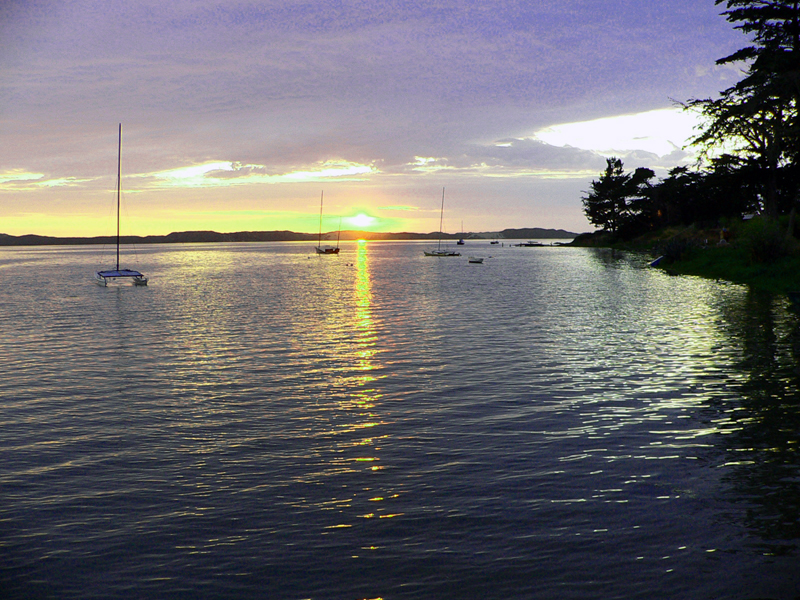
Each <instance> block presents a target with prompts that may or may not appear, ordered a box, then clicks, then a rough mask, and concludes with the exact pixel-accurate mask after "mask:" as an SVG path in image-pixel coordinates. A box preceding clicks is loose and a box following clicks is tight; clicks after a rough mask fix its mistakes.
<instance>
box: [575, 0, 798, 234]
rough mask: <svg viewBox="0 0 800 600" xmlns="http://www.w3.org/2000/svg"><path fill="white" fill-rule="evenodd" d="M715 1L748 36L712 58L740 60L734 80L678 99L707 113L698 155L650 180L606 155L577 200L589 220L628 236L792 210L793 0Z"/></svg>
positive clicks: (795, 178)
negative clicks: (709, 93)
mask: <svg viewBox="0 0 800 600" xmlns="http://www.w3.org/2000/svg"><path fill="white" fill-rule="evenodd" d="M715 4H717V5H724V11H723V12H722V15H723V16H725V18H726V19H727V20H728V21H729V22H730V23H732V24H733V26H734V28H736V29H739V30H741V31H742V32H743V33H744V34H745V35H747V36H748V40H749V44H748V45H747V46H745V47H744V48H741V49H740V50H737V51H736V52H734V53H733V54H731V55H730V56H726V57H723V58H720V59H719V60H717V64H719V65H726V64H742V65H744V68H743V77H742V79H741V80H740V81H738V82H737V83H736V84H735V85H733V86H731V87H729V88H728V89H725V90H723V91H721V92H720V93H719V96H718V97H716V98H702V99H693V100H689V101H688V102H686V103H684V104H683V106H684V108H686V109H688V110H694V111H698V112H699V113H701V115H702V116H703V117H705V119H704V121H705V123H706V124H705V125H704V128H703V129H702V130H701V131H700V133H699V134H698V135H697V137H696V138H695V139H694V140H693V141H692V143H693V144H694V145H696V146H697V147H699V148H700V149H701V159H702V161H703V162H702V163H699V164H698V165H696V166H695V167H693V168H690V167H678V168H675V169H673V170H671V171H670V172H669V174H668V175H667V177H665V178H663V179H662V180H660V181H656V182H651V179H652V178H653V176H654V175H653V172H652V171H650V170H649V169H637V170H636V171H634V172H633V173H625V172H624V169H623V166H622V161H621V160H620V159H618V158H613V159H608V161H607V165H606V169H605V171H604V172H603V173H602V174H601V175H600V178H599V179H598V180H596V181H593V182H592V183H591V189H590V191H589V192H588V193H587V194H586V195H585V196H584V197H583V198H582V200H583V205H584V212H585V214H586V216H587V218H588V219H589V221H590V222H591V223H592V224H594V225H595V226H597V227H600V228H602V229H603V230H606V231H611V232H614V233H617V234H621V235H625V236H627V235H629V234H637V233H643V232H644V231H647V230H648V229H651V228H654V227H663V226H669V225H677V224H686V225H688V224H691V223H702V224H704V225H711V224H714V223H717V222H719V220H720V219H722V218H735V217H737V216H738V217H741V216H742V215H745V214H747V213H756V212H758V213H762V214H764V215H766V216H768V217H778V216H780V215H783V214H792V215H794V213H795V211H796V208H797V205H798V195H799V194H798V191H799V190H800V0H715ZM790 227H791V225H790ZM634 230H637V231H636V232H635V233H634Z"/></svg>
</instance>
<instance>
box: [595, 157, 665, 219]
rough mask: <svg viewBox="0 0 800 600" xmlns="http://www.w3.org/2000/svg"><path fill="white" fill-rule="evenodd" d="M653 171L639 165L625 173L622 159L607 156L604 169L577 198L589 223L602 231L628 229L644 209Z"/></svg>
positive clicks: (645, 209) (643, 212)
mask: <svg viewBox="0 0 800 600" xmlns="http://www.w3.org/2000/svg"><path fill="white" fill-rule="evenodd" d="M654 176H655V174H654V173H653V171H651V170H650V169H645V168H639V169H636V171H634V173H625V171H624V168H623V165H622V160H620V159H619V158H615V157H612V158H607V159H606V169H605V171H604V172H603V173H602V174H601V175H600V178H599V179H597V180H595V181H592V183H591V184H590V188H591V189H590V191H589V192H587V193H586V196H584V197H583V198H582V199H581V200H582V201H583V211H584V214H585V215H586V218H587V219H589V222H590V223H591V224H592V225H594V226H596V227H600V228H601V229H603V230H605V231H611V232H612V233H620V232H622V231H623V230H626V229H629V228H630V227H631V226H632V225H634V224H635V223H636V221H637V220H638V219H639V218H640V217H641V216H642V215H644V214H645V213H646V212H647V199H648V195H647V191H646V190H647V189H648V187H649V180H650V179H651V178H653V177H654Z"/></svg>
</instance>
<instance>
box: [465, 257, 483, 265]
mask: <svg viewBox="0 0 800 600" xmlns="http://www.w3.org/2000/svg"><path fill="white" fill-rule="evenodd" d="M467 261H468V262H471V263H472V264H475V265H482V264H483V257H482V256H470V257H469V258H468V259H467Z"/></svg>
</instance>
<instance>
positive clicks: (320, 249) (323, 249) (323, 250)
mask: <svg viewBox="0 0 800 600" xmlns="http://www.w3.org/2000/svg"><path fill="white" fill-rule="evenodd" d="M324 194H325V192H324V191H323V192H320V195H319V241H318V242H317V245H316V246H315V248H314V249H315V250H316V251H317V254H339V236H340V235H341V232H342V226H341V221H339V233H337V234H336V247H335V248H334V247H333V246H323V245H322V197H323V195H324Z"/></svg>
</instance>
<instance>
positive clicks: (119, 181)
mask: <svg viewBox="0 0 800 600" xmlns="http://www.w3.org/2000/svg"><path fill="white" fill-rule="evenodd" d="M121 184H122V123H120V124H119V139H118V141H117V271H119V196H120V188H121V187H122V185H121Z"/></svg>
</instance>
